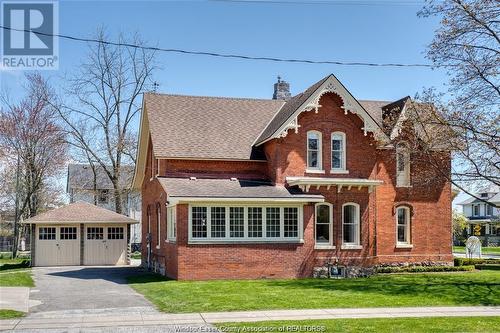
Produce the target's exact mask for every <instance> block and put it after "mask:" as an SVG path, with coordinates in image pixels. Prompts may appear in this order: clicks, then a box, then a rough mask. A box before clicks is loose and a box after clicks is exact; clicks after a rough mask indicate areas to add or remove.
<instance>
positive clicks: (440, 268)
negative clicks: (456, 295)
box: [377, 265, 474, 273]
mask: <svg viewBox="0 0 500 333" xmlns="http://www.w3.org/2000/svg"><path fill="white" fill-rule="evenodd" d="M473 270H474V266H473V265H468V266H409V267H378V268H377V273H424V272H465V271H473Z"/></svg>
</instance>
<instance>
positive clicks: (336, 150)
mask: <svg viewBox="0 0 500 333" xmlns="http://www.w3.org/2000/svg"><path fill="white" fill-rule="evenodd" d="M331 144H332V165H331V169H332V170H331V172H345V171H346V138H345V133H343V132H333V133H332V140H331Z"/></svg>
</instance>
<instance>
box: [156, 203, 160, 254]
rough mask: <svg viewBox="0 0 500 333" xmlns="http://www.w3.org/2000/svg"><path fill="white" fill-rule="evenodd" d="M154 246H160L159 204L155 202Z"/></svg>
mask: <svg viewBox="0 0 500 333" xmlns="http://www.w3.org/2000/svg"><path fill="white" fill-rule="evenodd" d="M156 241H157V243H156V247H157V248H160V244H161V206H160V204H159V203H157V204H156Z"/></svg>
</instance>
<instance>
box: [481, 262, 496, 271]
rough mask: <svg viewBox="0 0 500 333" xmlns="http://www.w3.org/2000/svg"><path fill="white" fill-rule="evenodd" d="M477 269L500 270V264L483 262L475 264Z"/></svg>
mask: <svg viewBox="0 0 500 333" xmlns="http://www.w3.org/2000/svg"><path fill="white" fill-rule="evenodd" d="M475 267H476V269H489V270H495V271H500V264H482V265H475Z"/></svg>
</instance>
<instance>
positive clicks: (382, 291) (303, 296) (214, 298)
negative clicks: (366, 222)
mask: <svg viewBox="0 0 500 333" xmlns="http://www.w3.org/2000/svg"><path fill="white" fill-rule="evenodd" d="M498 281H500V271H493V270H491V271H490V270H484V271H474V272H456V273H453V274H451V273H432V274H426V273H413V274H380V275H375V276H371V277H368V278H358V279H289V280H264V279H263V280H224V281H174V280H167V279H165V278H164V277H162V276H160V275H156V274H145V275H141V276H134V277H130V278H129V279H128V282H129V284H130V285H131V287H132V288H134V289H135V290H136V291H138V292H139V293H141V294H143V295H145V296H146V298H147V299H149V300H150V301H151V302H152V303H154V304H155V305H156V306H157V307H158V309H160V310H161V311H164V312H172V313H181V312H212V311H245V310H264V309H318V308H344V307H346V308H353V307H401V306H455V305H456V306H463V305H500V285H499V283H498Z"/></svg>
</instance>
